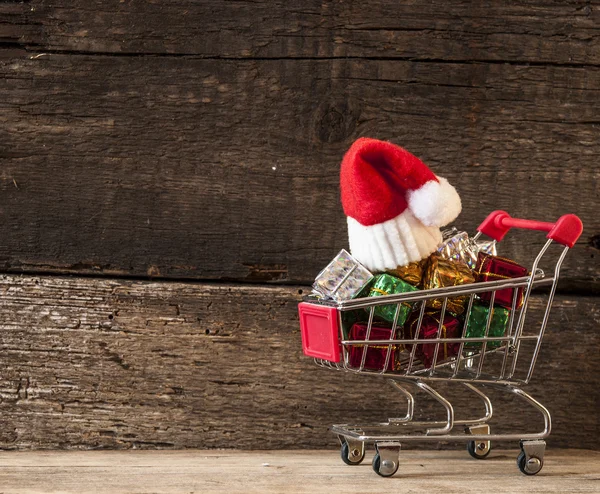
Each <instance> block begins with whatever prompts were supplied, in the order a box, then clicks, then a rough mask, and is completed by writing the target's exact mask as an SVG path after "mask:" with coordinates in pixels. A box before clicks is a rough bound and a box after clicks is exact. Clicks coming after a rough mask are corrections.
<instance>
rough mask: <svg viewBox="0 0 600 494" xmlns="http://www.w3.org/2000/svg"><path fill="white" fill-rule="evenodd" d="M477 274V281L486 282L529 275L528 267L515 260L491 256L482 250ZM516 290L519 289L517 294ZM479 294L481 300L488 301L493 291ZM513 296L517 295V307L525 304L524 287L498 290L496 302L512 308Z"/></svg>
mask: <svg viewBox="0 0 600 494" xmlns="http://www.w3.org/2000/svg"><path fill="white" fill-rule="evenodd" d="M475 274H476V276H477V281H482V282H485V281H498V280H507V279H511V278H521V277H522V276H527V274H528V271H527V268H525V267H523V266H521V265H520V264H517V263H516V262H514V261H511V260H510V259H504V258H503V257H498V256H490V255H488V254H485V253H483V252H480V253H479V258H478V260H477V268H476V269H475ZM515 290H517V294H516V295H515ZM479 296H480V298H481V300H483V301H484V302H486V301H489V300H490V298H491V296H492V293H491V292H488V293H481V294H480V295H479ZM513 296H516V305H515V308H516V309H519V308H520V307H521V306H522V305H523V289H522V288H505V289H504V290H496V296H495V298H494V303H495V304H497V305H501V306H502V307H506V308H507V309H510V308H512V301H513Z"/></svg>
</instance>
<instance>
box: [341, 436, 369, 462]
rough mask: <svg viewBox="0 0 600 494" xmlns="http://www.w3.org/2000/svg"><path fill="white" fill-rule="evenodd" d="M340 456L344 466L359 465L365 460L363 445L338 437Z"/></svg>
mask: <svg viewBox="0 0 600 494" xmlns="http://www.w3.org/2000/svg"><path fill="white" fill-rule="evenodd" d="M340 442H341V443H342V448H341V451H340V453H341V456H342V461H343V462H344V463H345V464H346V465H359V464H360V463H362V461H363V460H364V459H365V443H363V442H361V441H353V440H351V439H350V440H348V439H346V438H343V437H340Z"/></svg>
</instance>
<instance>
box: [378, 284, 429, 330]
mask: <svg viewBox="0 0 600 494" xmlns="http://www.w3.org/2000/svg"><path fill="white" fill-rule="evenodd" d="M417 290H418V289H417V288H415V287H414V286H412V285H410V284H409V283H407V282H406V281H403V280H401V279H400V278H396V277H395V276H391V275H389V274H380V275H377V276H376V277H375V279H374V280H373V282H372V284H371V287H370V289H369V297H381V296H385V295H397V294H401V293H407V292H414V291H417ZM397 307H398V304H389V305H377V306H375V316H377V317H379V318H381V319H384V320H385V321H388V322H393V321H394V317H395V315H396V308H397ZM412 307H413V304H412V303H407V302H404V303H402V304H400V310H399V314H398V326H402V325H403V324H404V323H405V322H406V319H407V318H408V315H409V314H410V312H411V311H412ZM367 310H368V309H367Z"/></svg>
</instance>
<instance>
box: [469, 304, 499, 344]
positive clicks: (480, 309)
mask: <svg viewBox="0 0 600 494" xmlns="http://www.w3.org/2000/svg"><path fill="white" fill-rule="evenodd" d="M489 312H490V307H489V305H487V304H485V305H482V304H478V303H474V304H473V307H471V313H470V314H469V320H468V321H467V329H466V331H465V337H466V338H483V337H484V336H485V327H486V325H487V320H488V314H489ZM509 313H510V311H509V310H508V309H505V308H504V307H492V321H491V322H490V329H489V331H488V338H493V337H494V336H496V337H502V336H504V333H505V332H506V325H507V324H508V316H509ZM501 344H502V342H501V341H488V343H487V346H486V349H490V348H498V347H499V346H500V345H501ZM465 347H468V348H481V343H479V342H473V343H467V344H466V345H465Z"/></svg>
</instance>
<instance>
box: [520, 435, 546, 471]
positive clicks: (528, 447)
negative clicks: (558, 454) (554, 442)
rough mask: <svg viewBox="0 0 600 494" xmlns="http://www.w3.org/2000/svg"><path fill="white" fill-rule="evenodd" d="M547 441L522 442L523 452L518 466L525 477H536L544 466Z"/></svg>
mask: <svg viewBox="0 0 600 494" xmlns="http://www.w3.org/2000/svg"><path fill="white" fill-rule="evenodd" d="M545 450H546V441H541V440H540V441H521V452H520V453H519V456H517V466H518V467H519V470H521V472H523V473H524V474H525V475H535V474H537V473H539V472H540V471H541V470H542V467H543V466H544V451H545Z"/></svg>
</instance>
